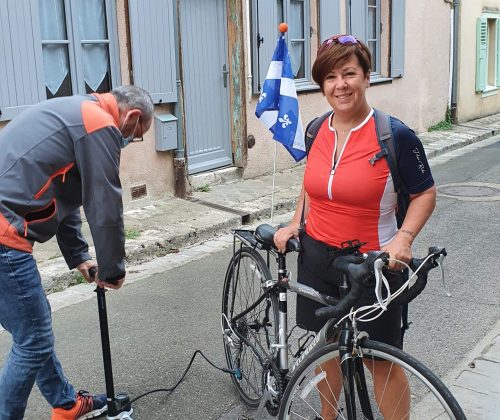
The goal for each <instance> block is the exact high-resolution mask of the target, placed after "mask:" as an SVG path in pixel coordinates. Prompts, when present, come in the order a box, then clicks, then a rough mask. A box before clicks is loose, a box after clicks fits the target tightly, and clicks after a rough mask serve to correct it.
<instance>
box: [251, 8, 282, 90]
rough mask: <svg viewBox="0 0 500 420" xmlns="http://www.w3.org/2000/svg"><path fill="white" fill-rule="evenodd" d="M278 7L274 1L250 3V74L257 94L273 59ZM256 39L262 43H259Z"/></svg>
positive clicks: (276, 37)
mask: <svg viewBox="0 0 500 420" xmlns="http://www.w3.org/2000/svg"><path fill="white" fill-rule="evenodd" d="M278 20H279V18H278V7H277V3H276V0H253V2H252V58H253V60H252V61H253V66H252V69H253V70H252V74H253V92H254V93H258V92H259V91H260V88H261V87H262V84H263V83H264V80H265V79H266V75H267V70H268V69H269V64H271V59H272V58H273V53H274V49H275V48H276V40H277V39H278V36H279V30H278V24H279V22H278ZM258 39H261V40H262V41H261V42H260V43H259V42H258Z"/></svg>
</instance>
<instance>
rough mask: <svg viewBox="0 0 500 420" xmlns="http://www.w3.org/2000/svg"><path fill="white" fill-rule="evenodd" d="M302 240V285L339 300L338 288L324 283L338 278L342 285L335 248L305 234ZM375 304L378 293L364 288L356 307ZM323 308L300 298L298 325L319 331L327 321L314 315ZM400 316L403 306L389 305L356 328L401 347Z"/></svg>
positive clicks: (359, 323)
mask: <svg viewBox="0 0 500 420" xmlns="http://www.w3.org/2000/svg"><path fill="white" fill-rule="evenodd" d="M300 241H301V245H302V246H301V248H302V251H301V252H300V254H299V257H298V274H297V279H298V281H299V283H301V284H304V285H306V286H310V287H312V288H314V289H316V290H317V291H319V292H320V293H324V294H327V295H329V296H334V297H339V289H338V287H336V286H334V285H333V284H331V283H326V282H325V281H324V279H332V278H336V279H337V281H336V282H335V284H339V280H340V276H339V274H338V273H336V272H334V270H333V268H332V262H333V259H334V258H335V252H334V251H333V249H332V247H330V246H329V245H327V244H325V243H323V242H321V241H317V240H315V239H313V238H311V237H310V236H309V235H307V234H306V233H303V234H301V238H300ZM387 277H388V279H389V281H390V283H391V284H397V283H399V284H401V279H398V276H395V277H394V276H391V278H389V276H387ZM391 289H392V287H391ZM376 301H377V298H376V296H375V290H374V288H373V286H372V287H371V288H366V289H365V293H363V296H362V297H361V299H360V301H359V302H358V303H357V304H356V305H355V307H356V308H358V307H360V306H366V305H372V304H373V303H374V302H376ZM322 306H323V305H322V304H321V303H318V302H315V301H313V300H310V299H308V298H306V297H304V296H300V295H297V325H299V326H300V327H302V328H304V329H308V330H309V331H315V332H318V331H319V330H320V329H321V328H322V327H323V326H324V325H325V323H326V320H323V319H318V318H316V316H315V315H314V312H315V311H316V309H319V308H321V307H322ZM401 315H402V306H401V305H389V306H388V309H387V311H386V312H384V313H383V314H382V315H381V316H380V317H378V318H377V319H376V320H374V321H370V322H359V321H358V323H357V328H358V330H359V331H366V332H367V333H368V334H369V336H370V339H372V340H376V341H380V342H382V343H386V344H390V345H392V346H395V347H398V348H402V344H403V343H402V341H401Z"/></svg>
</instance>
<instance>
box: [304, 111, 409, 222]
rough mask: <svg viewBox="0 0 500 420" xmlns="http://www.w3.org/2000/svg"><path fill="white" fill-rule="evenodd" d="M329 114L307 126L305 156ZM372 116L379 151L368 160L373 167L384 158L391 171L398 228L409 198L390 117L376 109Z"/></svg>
mask: <svg viewBox="0 0 500 420" xmlns="http://www.w3.org/2000/svg"><path fill="white" fill-rule="evenodd" d="M331 114H332V111H329V112H327V113H325V114H323V115H322V116H320V117H316V118H315V119H314V120H312V121H311V122H310V123H309V124H308V125H307V128H306V136H305V142H306V153H307V154H309V151H310V150H311V147H312V144H313V142H314V139H315V138H316V136H317V134H318V131H319V129H320V127H321V125H322V124H323V122H324V121H325V120H326V119H327V118H328V117H329V116H330V115H331ZM373 115H374V117H375V127H376V130H377V139H378V144H379V145H380V151H379V152H378V153H377V154H375V155H374V156H373V157H372V158H371V159H370V163H371V164H372V165H375V162H376V161H377V160H379V159H381V158H385V160H386V161H387V165H388V166H389V170H390V171H391V177H392V182H393V183H394V191H396V193H397V194H398V204H397V209H396V219H397V225H398V228H400V227H401V225H402V224H403V220H404V218H405V216H406V210H407V209H408V204H409V203H410V196H409V194H408V192H407V191H406V188H405V186H404V185H403V183H402V182H401V178H400V176H399V169H398V160H397V156H396V149H395V147H394V134H393V132H392V129H391V117H390V116H389V115H387V114H386V113H385V112H382V111H378V110H376V109H374V110H373Z"/></svg>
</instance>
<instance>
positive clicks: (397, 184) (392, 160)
mask: <svg viewBox="0 0 500 420" xmlns="http://www.w3.org/2000/svg"><path fill="white" fill-rule="evenodd" d="M373 114H374V117H375V129H376V131H377V140H378V144H379V145H380V152H378V153H377V154H375V155H374V156H373V157H372V158H371V159H370V163H371V164H372V165H375V162H376V161H377V160H379V159H381V158H382V157H384V158H385V160H386V161H387V164H388V165H389V170H390V171H391V177H392V182H393V183H394V191H396V193H397V194H400V193H401V192H402V191H401V190H402V184H401V178H400V176H399V169H398V159H397V156H396V148H395V146H394V135H393V133H392V128H391V117H390V116H389V115H387V114H386V113H385V112H382V111H379V110H377V109H374V110H373Z"/></svg>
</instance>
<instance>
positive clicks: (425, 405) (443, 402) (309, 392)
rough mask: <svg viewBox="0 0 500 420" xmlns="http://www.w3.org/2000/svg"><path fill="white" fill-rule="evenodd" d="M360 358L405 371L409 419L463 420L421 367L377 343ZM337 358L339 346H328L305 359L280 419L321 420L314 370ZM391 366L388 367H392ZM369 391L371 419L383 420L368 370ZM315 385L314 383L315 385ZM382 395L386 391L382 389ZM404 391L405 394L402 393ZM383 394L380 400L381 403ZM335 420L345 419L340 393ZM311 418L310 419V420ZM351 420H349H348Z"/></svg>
mask: <svg viewBox="0 0 500 420" xmlns="http://www.w3.org/2000/svg"><path fill="white" fill-rule="evenodd" d="M357 354H358V356H359V357H363V358H364V364H367V363H368V364H369V363H373V357H376V358H377V360H378V359H382V360H385V361H388V362H391V363H394V364H397V365H399V366H400V367H402V368H403V369H404V371H405V374H406V376H407V378H408V380H409V383H410V395H411V402H410V413H409V414H410V415H409V416H407V417H406V418H409V419H430V418H438V417H439V416H440V415H441V417H439V419H448V418H449V419H453V420H466V417H465V415H464V413H463V411H462V409H461V408H460V405H459V404H458V402H457V401H456V399H455V398H454V397H453V395H452V394H451V392H450V391H449V390H448V389H447V388H446V386H445V385H444V384H443V383H442V382H441V380H440V379H439V378H438V377H437V376H436V375H435V374H434V373H433V372H432V371H430V370H429V369H428V368H427V367H425V366H424V365H423V364H422V363H420V362H419V361H417V360H416V359H414V358H413V357H411V356H410V355H408V354H406V353H404V352H403V351H401V350H400V349H398V348H395V347H393V346H390V345H387V344H383V343H379V342H376V341H371V340H365V341H364V342H363V344H362V346H361V349H360V350H358V352H357ZM338 357H339V348H338V343H333V344H329V345H327V346H325V347H323V348H321V349H319V350H318V351H316V352H314V353H313V354H312V355H310V356H309V357H308V359H307V360H306V361H304V363H302V365H301V366H299V368H298V369H297V371H296V372H295V373H294V374H293V376H292V378H291V379H290V381H289V383H288V386H287V388H286V390H285V393H284V395H283V399H282V402H281V407H280V412H279V418H280V419H281V420H292V419H303V418H314V416H318V418H321V416H320V415H321V402H320V400H319V398H320V397H319V395H318V389H317V388H316V386H315V384H317V383H318V382H319V376H320V375H323V372H321V373H320V374H317V373H316V372H315V369H316V368H317V367H318V366H320V365H322V364H323V363H325V362H327V361H328V360H332V359H334V358H338ZM392 366H393V365H391V367H392ZM363 370H364V372H365V375H364V376H365V378H366V381H367V388H368V394H369V396H368V399H369V403H370V404H371V406H372V411H373V418H374V419H377V420H378V419H383V418H384V417H383V416H382V414H381V413H380V412H379V409H378V405H377V403H376V402H375V397H374V393H373V383H372V379H371V375H370V373H369V370H368V369H366V368H364V369H363ZM315 381H317V382H315ZM384 391H385V389H384ZM404 391H406V390H404ZM355 394H356V396H355V397H354V398H356V419H365V418H367V417H365V416H364V414H363V413H362V410H361V406H360V398H359V395H357V394H358V390H355ZM383 398H384V394H383V393H382V397H381V399H382V400H383ZM332 401H333V398H332ZM337 407H338V408H337V409H338V417H337V418H338V419H347V418H349V417H348V415H347V410H346V409H345V397H344V395H343V392H341V394H340V397H339V401H338V406H337ZM311 416H313V417H311ZM350 420H352V419H350Z"/></svg>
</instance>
